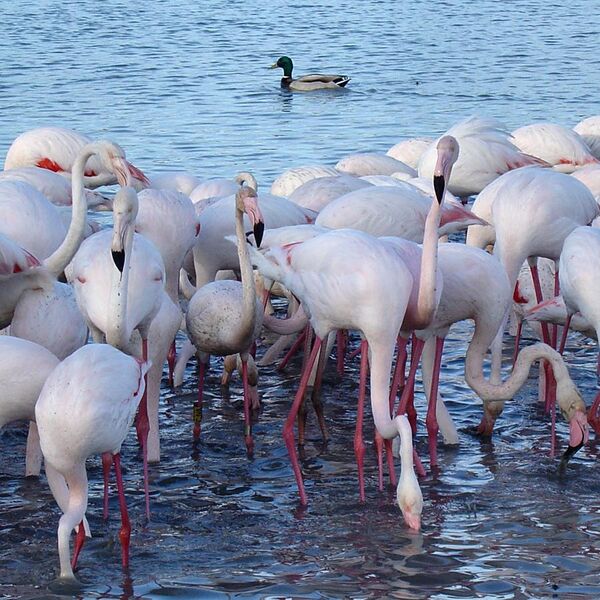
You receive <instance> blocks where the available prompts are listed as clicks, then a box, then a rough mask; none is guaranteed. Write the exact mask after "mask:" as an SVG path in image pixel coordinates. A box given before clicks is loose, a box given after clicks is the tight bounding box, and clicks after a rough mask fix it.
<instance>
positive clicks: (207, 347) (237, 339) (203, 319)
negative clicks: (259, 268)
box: [186, 174, 264, 454]
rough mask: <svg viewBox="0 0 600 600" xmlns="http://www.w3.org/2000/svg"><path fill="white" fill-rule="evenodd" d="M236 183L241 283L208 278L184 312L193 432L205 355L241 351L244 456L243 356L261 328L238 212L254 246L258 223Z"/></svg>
mask: <svg viewBox="0 0 600 600" xmlns="http://www.w3.org/2000/svg"><path fill="white" fill-rule="evenodd" d="M238 181H239V183H240V184H241V185H242V187H241V188H240V189H239V190H238V192H237V193H236V195H235V232H236V238H237V253H238V260H239V265H240V273H241V279H242V280H241V282H238V281H226V280H222V281H214V282H212V283H208V284H206V285H204V286H202V287H201V288H199V289H198V290H197V291H196V292H195V293H194V295H193V296H192V298H191V299H190V302H189V305H188V310H187V314H186V325H187V331H188V335H189V337H190V339H191V341H192V343H193V344H194V346H195V347H196V350H197V352H198V353H199V365H200V376H199V383H198V400H197V402H196V407H195V413H194V414H195V421H196V427H195V435H196V437H197V436H198V435H199V433H200V418H201V411H202V388H203V383H204V373H205V370H206V365H207V362H208V355H210V354H216V355H217V356H227V355H229V354H237V353H240V354H241V359H242V379H243V382H244V420H245V432H244V433H245V441H246V447H247V450H248V453H249V454H252V452H253V440H252V432H251V424H250V391H249V389H248V377H247V364H246V363H247V360H248V354H249V352H250V349H251V346H252V344H253V343H254V341H255V340H256V338H257V337H258V335H259V333H260V329H261V326H262V314H263V307H262V303H261V302H260V300H259V299H258V298H257V296H256V289H255V287H254V276H253V274H252V265H251V264H250V258H249V255H248V249H247V243H246V237H245V233H244V221H243V215H244V213H245V214H246V215H247V216H248V218H249V219H250V223H251V225H252V227H253V230H254V236H255V239H256V242H257V244H258V245H260V242H261V239H262V234H263V231H264V221H263V217H262V214H261V211H260V208H259V205H258V201H257V195H256V191H255V190H254V189H253V188H251V187H246V186H243V183H244V182H246V181H247V178H246V174H240V175H239V176H238Z"/></svg>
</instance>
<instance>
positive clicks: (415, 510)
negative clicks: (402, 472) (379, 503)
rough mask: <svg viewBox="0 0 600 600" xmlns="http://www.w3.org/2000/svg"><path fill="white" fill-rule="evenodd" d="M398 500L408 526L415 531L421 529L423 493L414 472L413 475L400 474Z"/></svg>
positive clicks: (397, 490)
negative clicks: (403, 475)
mask: <svg viewBox="0 0 600 600" xmlns="http://www.w3.org/2000/svg"><path fill="white" fill-rule="evenodd" d="M396 500H397V502H398V506H399V507H400V510H401V511H402V516H403V517H404V521H405V523H406V524H407V525H408V527H409V528H410V529H413V530H414V531H420V529H421V513H422V512H423V495H422V493H421V488H420V487H419V483H418V482H417V477H416V475H414V472H413V477H402V476H400V481H399V482H398V487H397V488H396Z"/></svg>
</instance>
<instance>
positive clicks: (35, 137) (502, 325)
mask: <svg viewBox="0 0 600 600" xmlns="http://www.w3.org/2000/svg"><path fill="white" fill-rule="evenodd" d="M4 169H5V170H4V171H3V172H2V173H0V326H1V327H3V328H5V331H4V333H5V334H6V335H4V336H1V337H0V357H1V358H0V389H2V395H1V397H0V426H3V425H5V424H7V423H10V422H13V421H19V420H24V421H26V422H29V435H28V440H27V449H26V458H25V463H26V466H25V472H26V475H34V476H35V475H39V473H40V470H41V466H42V463H43V464H44V469H45V474H46V478H47V481H48V484H49V486H50V489H51V491H52V494H53V496H54V498H55V499H56V502H57V504H58V506H59V507H60V510H61V511H62V516H61V517H60V520H59V525H58V551H59V559H60V577H61V578H65V579H72V578H74V572H73V569H74V568H75V565H76V563H77V559H78V555H79V553H80V551H81V548H82V546H83V543H84V540H85V538H86V536H89V535H90V529H89V525H88V522H87V519H86V509H87V502H88V481H87V474H86V467H85V462H86V459H87V458H88V457H89V456H92V455H97V454H101V455H102V463H103V467H104V483H105V498H104V503H105V504H104V505H105V510H107V506H108V505H107V487H108V479H109V475H110V469H111V466H113V465H114V469H115V473H116V481H117V488H118V491H119V505H120V508H121V519H122V525H121V530H120V534H119V535H120V540H121V543H122V560H123V565H124V566H127V565H128V561H129V536H130V531H131V526H130V522H129V518H128V514H127V507H126V504H125V498H124V495H123V481H122V476H121V469H120V454H119V453H120V448H121V445H122V443H123V440H124V438H125V437H126V435H127V433H128V431H129V429H130V427H131V425H132V424H133V423H134V422H135V427H136V432H137V436H138V441H139V444H140V447H141V450H142V455H143V461H144V486H145V494H146V496H145V497H146V513H147V515H148V516H149V515H150V504H149V500H148V499H149V495H148V462H153V463H156V462H159V461H160V437H159V410H158V405H159V398H160V391H161V376H162V372H163V365H164V363H165V361H166V362H168V366H169V384H170V385H174V384H175V385H177V384H178V383H181V380H182V373H183V371H184V369H185V365H186V362H187V361H188V359H189V358H190V357H191V356H192V355H194V354H195V355H197V357H198V372H199V381H198V388H199V391H198V397H197V400H196V403H195V406H194V408H193V421H194V427H193V436H194V437H196V438H197V437H198V436H199V435H200V430H201V423H202V395H203V393H202V392H203V387H204V385H205V381H204V376H205V373H206V370H207V368H208V366H209V358H210V356H211V355H213V356H222V357H224V360H223V379H222V381H223V383H225V384H226V383H227V382H228V381H229V379H230V377H231V375H232V373H233V371H234V370H235V369H238V370H239V371H240V373H241V376H242V382H243V396H244V423H245V426H244V440H245V445H246V449H247V452H248V455H249V456H252V454H253V451H254V438H253V434H252V417H253V413H255V411H257V409H259V407H260V400H259V395H258V393H257V386H258V370H259V367H260V366H261V365H265V364H269V363H272V362H275V361H276V360H278V359H279V358H280V357H281V356H282V355H283V354H284V352H285V353H286V354H285V356H284V357H283V359H282V361H281V365H283V364H285V363H287V362H288V361H289V359H290V357H291V356H292V355H293V353H295V352H298V351H300V349H301V348H302V349H303V350H304V360H303V365H302V372H301V376H300V383H299V387H298V391H297V393H296V395H295V397H294V399H293V401H292V402H291V409H290V412H289V415H288V417H287V419H286V421H285V424H284V426H283V438H284V441H285V444H286V446H287V450H288V452H289V456H290V459H291V463H292V467H293V472H294V475H295V478H296V482H297V485H298V491H299V496H300V502H301V503H302V504H306V503H307V502H308V498H307V494H306V491H305V488H304V484H303V476H302V470H301V467H300V463H299V461H298V457H297V453H296V449H297V444H299V445H302V444H303V443H304V435H305V433H304V431H305V419H306V409H305V407H304V403H305V401H306V400H307V399H308V397H309V396H310V398H311V400H312V405H313V407H314V410H315V413H316V415H317V418H318V422H319V425H320V427H321V430H322V434H323V436H324V437H325V438H326V437H327V435H328V433H327V427H326V421H325V415H324V406H323V404H322V402H321V384H322V377H323V372H324V369H326V368H327V362H328V359H329V358H330V356H331V355H332V347H333V345H334V344H336V345H337V350H336V353H335V355H336V357H337V369H338V371H339V372H340V374H342V373H343V369H344V361H349V360H351V359H352V358H354V357H355V356H357V355H360V379H359V393H358V407H357V413H356V414H357V418H356V432H355V436H354V448H355V454H356V461H357V465H358V480H359V495H360V499H361V501H364V498H365V493H364V474H363V460H364V454H365V445H364V441H363V434H362V427H363V421H364V400H365V397H366V390H367V380H368V379H369V385H368V387H369V393H370V399H371V412H372V415H373V419H374V423H375V428H376V440H375V446H376V448H377V452H378V464H379V487H380V489H382V488H383V471H384V455H385V461H386V462H387V468H388V470H389V477H390V481H391V482H392V484H393V485H397V502H398V505H399V508H400V509H401V511H402V514H403V516H404V520H405V522H406V524H407V525H408V527H409V528H411V529H413V530H419V529H420V526H421V513H422V509H423V497H422V494H421V490H420V487H419V479H418V476H421V475H424V474H425V469H424V466H423V463H422V462H421V459H420V458H419V456H418V454H417V452H416V450H415V448H414V447H413V436H414V435H415V434H416V425H417V421H416V411H415V408H414V384H415V379H416V376H417V368H418V365H419V363H420V362H422V371H421V372H422V377H423V383H424V388H425V390H426V395H427V402H428V408H427V414H426V418H425V425H426V430H427V436H428V444H429V468H430V469H435V468H437V465H438V461H437V443H438V434H441V436H442V438H443V441H444V442H445V443H448V444H456V443H458V435H457V432H456V429H455V427H454V424H453V422H452V418H451V416H450V414H449V412H448V411H447V409H446V407H445V405H444V402H443V398H442V395H441V393H440V372H441V364H442V354H443V346H444V339H445V337H446V335H447V333H448V331H449V329H450V327H451V326H452V325H453V324H454V323H456V322H459V321H462V320H465V319H469V320H473V321H474V330H473V336H472V339H471V341H470V343H469V346H468V350H467V353H466V358H465V380H466V382H467V384H468V385H469V386H470V387H471V388H472V389H473V390H474V391H475V392H476V394H477V395H478V396H479V397H480V398H481V400H482V402H483V413H482V417H481V423H480V425H479V428H478V431H479V432H480V433H481V434H483V435H491V433H492V431H493V428H494V423H495V421H496V419H497V418H498V416H499V415H500V413H501V411H502V408H503V406H504V403H505V401H506V400H509V399H511V398H513V396H514V395H515V394H516V393H517V391H518V390H519V389H520V388H521V387H522V386H523V384H524V383H525V381H526V379H527V377H528V374H529V371H530V368H531V365H532V364H533V363H534V362H536V361H540V362H541V365H542V368H540V397H541V400H543V401H544V402H545V405H546V409H547V412H548V413H549V415H550V421H551V428H552V453H554V444H555V435H554V427H555V414H556V407H555V406H556V404H558V408H559V409H560V413H561V415H562V416H563V418H564V419H565V420H566V421H567V422H568V423H569V445H568V447H567V450H566V451H565V452H564V454H563V455H562V458H561V460H560V464H559V468H560V469H563V470H564V469H565V468H566V466H567V463H568V461H569V459H570V458H571V457H572V456H573V455H574V454H575V452H577V450H578V449H579V448H581V447H582V446H583V445H584V444H585V443H586V441H587V439H588V427H589V425H591V426H592V427H593V428H594V429H595V431H596V432H600V414H599V413H600V394H599V395H598V396H597V398H596V399H595V400H594V401H593V403H592V404H591V407H590V409H589V411H588V409H587V408H586V404H585V402H584V401H583V399H582V397H581V395H580V394H579V392H578V390H577V387H576V386H575V384H574V383H573V381H572V380H571V378H570V376H569V373H568V370H567V366H566V363H565V360H564V358H563V350H564V347H565V340H566V337H567V332H568V330H569V328H570V327H572V328H574V329H576V330H578V331H581V332H583V333H584V334H586V335H590V336H592V337H595V338H596V339H598V335H599V334H600V303H599V302H598V297H599V294H600V229H597V228H595V227H594V224H595V219H597V217H598V216H600V208H599V202H600V116H599V117H591V118H589V119H586V120H584V121H582V122H581V123H580V124H579V125H577V126H576V127H575V129H574V130H571V129H567V128H566V127H562V126H560V125H556V124H552V123H540V124H535V125H528V126H525V127H521V128H520V129H517V130H516V131H513V132H512V133H509V132H508V131H507V130H506V129H505V128H504V127H503V126H502V125H500V124H499V123H497V122H495V121H493V120H490V119H485V118H481V117H470V118H467V119H465V120H463V121H461V122H459V123H457V124H455V125H454V126H453V127H451V128H450V129H449V130H448V131H447V132H446V133H444V134H443V135H441V136H440V137H439V138H437V139H429V138H412V139H407V140H404V141H402V142H400V143H398V144H396V145H395V146H393V147H392V148H390V150H389V151H388V152H387V154H380V153H362V154H353V155H349V156H346V157H344V158H342V159H341V160H340V161H339V162H338V163H337V164H336V165H335V167H331V166H324V165H312V166H303V167H295V168H291V169H289V170H287V171H285V172H284V173H283V174H281V175H280V176H279V177H278V178H277V179H276V180H275V181H274V182H273V184H272V186H271V193H264V192H262V191H261V192H260V193H259V192H258V185H257V182H256V179H255V178H254V177H253V176H252V174H250V173H239V174H238V175H237V176H236V177H235V178H232V179H227V178H212V179H206V180H201V179H199V178H198V177H196V176H195V175H193V174H190V173H186V172H169V173H162V174H157V175H155V176H151V177H147V176H146V175H144V173H143V172H142V171H141V170H139V169H138V168H136V167H134V166H133V165H132V164H131V163H129V162H128V161H127V160H126V158H125V153H124V151H123V150H122V148H121V147H120V146H118V145H117V144H116V143H113V142H110V141H105V140H101V141H92V140H90V139H89V138H87V137H85V136H83V135H80V134H78V133H76V132H74V131H71V130H68V129H63V128H59V127H45V128H39V129H34V130H31V131H27V132H25V133H23V134H22V135H20V136H19V137H18V138H17V139H16V140H15V141H14V142H13V143H12V145H11V146H10V148H9V150H8V152H7V155H6V160H5V163H4ZM113 184H118V185H119V189H118V190H117V192H116V194H114V197H112V198H109V197H105V196H103V195H101V194H99V193H98V192H97V191H95V190H96V188H98V187H99V186H104V185H113ZM471 196H476V198H475V200H474V202H473V203H472V206H469V205H468V199H469V197H471ZM88 209H93V210H98V209H104V210H111V211H112V217H113V218H112V221H113V226H112V229H100V227H99V226H98V225H97V224H96V223H95V222H94V220H93V218H92V216H93V215H92V216H89V215H88ZM590 225H591V226H590ZM465 229H468V232H467V237H466V244H465V243H458V242H448V239H447V236H448V235H449V234H452V233H455V232H458V231H461V230H465ZM444 242H445V243H444ZM253 267H255V269H253ZM544 292H546V293H545V297H544ZM273 296H279V297H280V298H282V300H280V301H279V303H276V306H279V307H280V308H279V310H278V312H274V311H273V308H272V304H271V299H272V297H273ZM285 301H287V315H286V316H285V317H282V314H281V312H282V310H284V307H285V305H286V304H285ZM509 320H510V324H509ZM523 321H528V322H529V324H530V325H531V327H532V329H533V330H534V331H535V333H537V334H538V335H539V337H540V339H541V340H542V341H541V342H539V343H535V344H533V345H530V346H527V347H525V348H523V349H521V350H520V351H519V334H520V331H521V326H522V323H523ZM508 326H510V327H511V328H512V329H513V330H516V333H517V336H516V338H515V340H516V341H515V351H514V359H513V360H514V364H513V367H512V371H511V373H510V375H509V376H508V377H507V378H505V379H504V380H503V376H502V360H501V358H502V345H503V337H504V334H505V331H506V329H507V327H508ZM263 327H264V328H266V329H267V330H269V331H271V332H273V333H274V334H276V335H277V336H279V337H277V339H276V341H275V342H274V344H273V345H272V346H271V347H270V348H268V350H266V352H265V353H264V354H263V355H262V357H261V358H260V360H258V358H256V357H255V355H256V352H255V351H256V343H255V342H256V340H257V338H259V337H260V335H261V331H262V330H263ZM561 328H562V333H561ZM180 330H183V331H185V332H186V333H187V337H188V340H187V341H186V342H185V343H184V344H183V345H182V346H181V347H180V348H179V352H176V348H175V336H176V334H177V333H178V332H179V331H180ZM349 331H353V332H358V334H360V338H361V343H360V346H359V347H358V348H357V349H356V350H355V351H354V352H353V353H352V354H346V348H347V345H348V332H349ZM90 333H91V337H92V339H93V343H88V338H89V334H90ZM513 333H515V331H513ZM409 347H410V366H409V369H408V374H407V373H406V366H407V354H408V352H407V350H408V348H409ZM488 351H491V371H490V376H489V378H487V377H486V376H485V375H484V361H485V357H486V354H487V353H488ZM394 356H396V359H395V360H394ZM255 358H256V360H255ZM281 365H280V366H281ZM296 423H297V429H298V439H296V436H295V432H294V426H295V424H296ZM190 435H191V436H192V431H191V432H190ZM396 440H399V445H396V446H395V445H393V443H392V442H394V441H396ZM384 449H385V452H384ZM394 454H399V457H400V463H401V470H400V476H399V477H398V478H396V474H395V470H394V462H393V459H394ZM73 531H75V532H76V536H75V542H74V551H73V554H71V550H70V538H71V534H72V532H73Z"/></svg>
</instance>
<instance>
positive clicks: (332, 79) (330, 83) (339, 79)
mask: <svg viewBox="0 0 600 600" xmlns="http://www.w3.org/2000/svg"><path fill="white" fill-rule="evenodd" d="M277 67H281V68H282V69H283V77H282V78H281V87H282V88H285V89H290V90H296V91H299V92H310V91H312V90H323V89H331V88H343V87H345V85H346V84H347V83H348V82H349V81H350V77H348V76H347V75H327V74H322V73H310V74H309V75H302V77H298V79H294V78H293V77H292V69H293V68H294V64H293V63H292V59H291V58H290V57H289V56H282V57H281V58H279V60H278V61H277V62H276V63H274V64H272V65H271V67H270V68H271V69H276V68H277Z"/></svg>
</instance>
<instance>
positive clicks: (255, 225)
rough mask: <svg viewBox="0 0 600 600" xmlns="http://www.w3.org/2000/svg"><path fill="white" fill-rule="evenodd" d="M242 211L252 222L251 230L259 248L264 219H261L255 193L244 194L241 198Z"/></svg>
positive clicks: (263, 229)
mask: <svg viewBox="0 0 600 600" xmlns="http://www.w3.org/2000/svg"><path fill="white" fill-rule="evenodd" d="M243 202H244V212H245V213H246V214H247V215H248V217H249V219H250V223H252V230H253V233H254V239H255V240H256V247H257V248H260V243H261V242H262V239H263V233H264V231H265V220H264V219H263V216H262V213H261V212H260V208H259V207H258V202H257V199H256V195H254V196H246V197H245V198H244V199H243Z"/></svg>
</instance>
